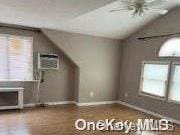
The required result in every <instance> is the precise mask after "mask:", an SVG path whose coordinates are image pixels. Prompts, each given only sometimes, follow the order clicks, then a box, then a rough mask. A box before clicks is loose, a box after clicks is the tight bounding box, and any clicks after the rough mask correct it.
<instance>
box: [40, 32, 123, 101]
mask: <svg viewBox="0 0 180 135" xmlns="http://www.w3.org/2000/svg"><path fill="white" fill-rule="evenodd" d="M43 32H44V34H45V35H46V36H47V37H49V39H50V40H52V42H54V43H55V44H56V45H57V47H59V48H60V49H62V50H63V51H64V52H65V54H66V55H67V56H68V57H69V58H70V59H72V60H73V61H74V62H75V63H76V64H77V66H78V67H79V85H78V89H77V92H76V93H77V94H76V97H77V98H78V99H77V100H76V101H78V102H98V101H113V100H117V99H118V90H119V72H120V60H119V59H120V54H121V42H120V41H119V40H114V39H108V38H101V37H94V36H88V35H82V34H75V33H68V32H62V31H55V30H49V29H43ZM91 92H93V93H94V96H92V97H91V96H90V93H91Z"/></svg>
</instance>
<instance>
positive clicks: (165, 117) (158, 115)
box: [117, 101, 180, 124]
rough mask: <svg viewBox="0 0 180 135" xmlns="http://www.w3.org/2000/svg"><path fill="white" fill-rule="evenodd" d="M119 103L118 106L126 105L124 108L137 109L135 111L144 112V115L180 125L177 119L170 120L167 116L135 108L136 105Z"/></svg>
mask: <svg viewBox="0 0 180 135" xmlns="http://www.w3.org/2000/svg"><path fill="white" fill-rule="evenodd" d="M117 103H118V104H121V105H124V106H127V107H129V108H132V109H135V110H138V111H141V112H144V113H147V114H150V115H153V116H156V117H158V118H163V119H167V120H171V121H173V122H174V123H176V124H180V121H179V120H176V119H173V118H169V117H167V116H164V115H161V114H158V113H155V112H152V111H149V110H146V109H143V108H141V107H138V106H135V105H131V104H128V103H126V102H123V101H118V102H117Z"/></svg>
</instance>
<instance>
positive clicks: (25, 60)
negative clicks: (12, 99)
mask: <svg viewBox="0 0 180 135" xmlns="http://www.w3.org/2000/svg"><path fill="white" fill-rule="evenodd" d="M8 45H9V78H10V79H11V80H32V79H33V74H32V72H33V71H32V70H33V64H32V40H30V39H26V38H21V37H9V38H8Z"/></svg>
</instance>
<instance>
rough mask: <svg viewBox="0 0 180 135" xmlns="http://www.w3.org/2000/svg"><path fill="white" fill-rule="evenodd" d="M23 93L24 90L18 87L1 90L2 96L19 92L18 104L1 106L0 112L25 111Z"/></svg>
mask: <svg viewBox="0 0 180 135" xmlns="http://www.w3.org/2000/svg"><path fill="white" fill-rule="evenodd" d="M23 91H24V88H21V87H17V88H7V87H5V88H0V94H1V93H2V92H3V93H10V92H17V95H18V104H17V105H12V106H10V105H9V106H0V110H5V109H23Z"/></svg>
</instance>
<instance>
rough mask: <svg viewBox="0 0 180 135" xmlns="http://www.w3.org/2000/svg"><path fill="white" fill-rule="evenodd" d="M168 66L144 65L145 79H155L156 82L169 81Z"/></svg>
mask: <svg viewBox="0 0 180 135" xmlns="http://www.w3.org/2000/svg"><path fill="white" fill-rule="evenodd" d="M167 73H168V65H157V64H156V65H155V64H145V65H144V75H143V77H144V78H148V79H155V80H167Z"/></svg>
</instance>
